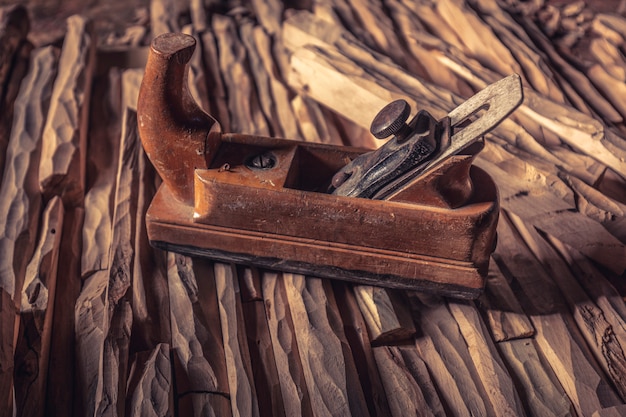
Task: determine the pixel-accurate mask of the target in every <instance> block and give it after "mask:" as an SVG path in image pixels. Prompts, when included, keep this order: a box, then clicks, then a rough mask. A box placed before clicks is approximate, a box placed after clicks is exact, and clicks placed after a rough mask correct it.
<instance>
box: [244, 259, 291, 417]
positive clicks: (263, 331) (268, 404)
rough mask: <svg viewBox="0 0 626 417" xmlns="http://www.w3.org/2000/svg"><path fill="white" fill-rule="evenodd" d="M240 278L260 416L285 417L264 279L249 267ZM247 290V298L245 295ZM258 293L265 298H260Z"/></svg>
mask: <svg viewBox="0 0 626 417" xmlns="http://www.w3.org/2000/svg"><path fill="white" fill-rule="evenodd" d="M248 271H249V273H247V272H248ZM238 277H239V282H240V289H241V295H242V303H241V306H242V310H243V320H244V325H245V329H246V336H247V339H248V347H249V351H250V361H251V363H252V364H253V366H254V386H255V387H256V396H257V398H258V402H259V413H260V415H272V416H284V415H285V407H284V405H283V397H282V392H281V389H280V380H279V376H278V371H277V369H276V361H275V359H274V350H273V347H272V340H271V336H270V332H269V328H268V324H267V319H266V312H265V303H264V302H263V298H262V296H261V292H260V291H259V292H257V291H256V290H257V289H258V290H260V288H259V287H260V284H261V282H260V276H259V273H258V271H255V273H254V274H253V273H252V270H250V269H249V268H245V269H244V270H242V269H239V273H238ZM246 280H248V285H246V286H244V281H246ZM251 281H252V282H251ZM250 284H251V285H250ZM256 284H258V285H256ZM244 288H247V291H246V292H247V295H246V296H244ZM257 294H258V296H261V297H260V298H257Z"/></svg>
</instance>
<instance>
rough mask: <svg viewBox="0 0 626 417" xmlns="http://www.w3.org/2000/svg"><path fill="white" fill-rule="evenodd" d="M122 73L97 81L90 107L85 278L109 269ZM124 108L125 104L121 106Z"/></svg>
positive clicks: (120, 113) (114, 71)
mask: <svg viewBox="0 0 626 417" xmlns="http://www.w3.org/2000/svg"><path fill="white" fill-rule="evenodd" d="M121 83H122V80H121V74H120V72H119V71H117V70H115V69H112V70H110V71H109V72H108V73H107V74H106V75H104V76H101V77H98V78H96V80H95V82H94V95H93V97H92V102H91V105H90V112H91V114H90V124H89V152H88V155H87V162H88V171H87V172H88V174H89V178H88V183H87V189H88V191H87V193H86V195H85V201H84V206H85V207H89V209H88V210H86V211H85V224H84V226H83V239H84V240H86V241H88V242H93V244H89V245H85V247H84V250H83V253H82V256H81V275H82V277H83V279H85V278H87V277H88V276H89V275H90V274H92V273H94V272H95V271H99V270H102V269H106V268H108V267H109V262H110V260H109V256H110V250H109V248H110V246H111V233H112V226H111V222H112V218H113V204H114V201H115V174H116V172H117V163H118V159H119V143H120V134H121V132H120V129H121V120H122V111H123V110H122V107H123V105H122V104H121V103H120V96H121V91H122V87H121ZM124 105H125V104H124Z"/></svg>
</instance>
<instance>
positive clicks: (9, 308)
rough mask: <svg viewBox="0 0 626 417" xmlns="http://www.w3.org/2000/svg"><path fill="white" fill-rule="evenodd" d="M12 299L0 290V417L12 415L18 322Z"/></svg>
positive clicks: (4, 291)
mask: <svg viewBox="0 0 626 417" xmlns="http://www.w3.org/2000/svg"><path fill="white" fill-rule="evenodd" d="M17 317H18V315H17V309H16V308H15V303H13V297H11V294H9V293H8V292H7V291H6V290H4V289H3V288H0V340H1V341H2V343H0V366H1V367H2V369H1V370H2V371H1V372H0V416H2V417H10V416H12V415H13V405H14V403H13V370H14V364H15V361H14V346H15V342H14V337H15V322H16V321H17V320H18V318H17Z"/></svg>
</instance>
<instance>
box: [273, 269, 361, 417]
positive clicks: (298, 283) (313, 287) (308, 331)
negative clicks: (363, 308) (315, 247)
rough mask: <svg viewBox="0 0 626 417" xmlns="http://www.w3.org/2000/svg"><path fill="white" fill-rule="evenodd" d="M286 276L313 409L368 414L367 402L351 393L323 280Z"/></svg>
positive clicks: (322, 412) (332, 412) (324, 413)
mask: <svg viewBox="0 0 626 417" xmlns="http://www.w3.org/2000/svg"><path fill="white" fill-rule="evenodd" d="M283 276H284V279H285V289H286V294H287V299H288V301H289V308H290V311H291V316H292V318H293V323H294V331H295V332H296V334H297V335H298V337H297V343H298V352H299V353H300V361H301V363H302V369H303V371H304V377H305V379H306V382H307V388H308V390H309V395H310V398H311V406H312V408H313V410H315V412H316V414H317V415H346V414H350V413H355V414H357V415H367V414H368V411H367V406H366V405H365V404H364V402H360V401H357V400H358V398H352V399H351V398H350V397H349V396H350V391H349V390H348V387H347V379H348V377H347V374H346V363H345V359H344V357H343V353H342V347H341V342H340V340H339V339H338V338H337V336H336V335H335V334H334V332H333V330H332V327H331V323H330V321H329V315H328V313H327V309H328V300H327V298H326V295H325V292H324V289H323V282H322V280H320V279H318V278H305V277H304V276H303V275H294V274H283ZM360 395H361V397H362V395H363V394H362V393H361V394H360ZM351 406H353V407H355V408H354V409H351Z"/></svg>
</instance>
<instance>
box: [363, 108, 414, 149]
mask: <svg viewBox="0 0 626 417" xmlns="http://www.w3.org/2000/svg"><path fill="white" fill-rule="evenodd" d="M410 114H411V106H410V105H409V103H407V102H406V101H405V100H402V99H400V100H396V101H392V102H391V103H389V104H387V105H386V106H385V107H383V109H382V110H381V111H380V112H378V114H377V115H376V117H374V120H372V125H371V126H370V132H371V133H372V135H374V137H376V138H378V139H385V138H386V137H389V136H391V135H396V136H397V137H398V139H399V140H401V139H402V138H403V137H404V136H406V133H407V131H409V126H408V125H407V124H406V123H405V122H406V120H407V119H408V118H409V115H410Z"/></svg>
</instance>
